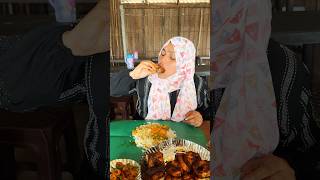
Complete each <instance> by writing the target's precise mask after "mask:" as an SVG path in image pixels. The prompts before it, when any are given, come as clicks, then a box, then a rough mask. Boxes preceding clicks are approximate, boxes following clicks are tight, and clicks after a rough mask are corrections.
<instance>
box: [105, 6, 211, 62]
mask: <svg viewBox="0 0 320 180" xmlns="http://www.w3.org/2000/svg"><path fill="white" fill-rule="evenodd" d="M126 7H127V6H126ZM112 29H115V28H114V27H112ZM125 29H126V38H127V39H126V40H127V50H128V52H129V53H132V52H133V51H135V50H137V51H138V52H139V57H140V58H146V59H148V58H154V57H156V56H158V53H159V51H160V49H161V47H162V45H163V44H164V43H165V42H166V41H167V40H168V39H170V38H171V37H173V36H184V37H186V38H188V39H190V40H192V41H193V42H194V44H195V46H196V48H197V55H198V56H209V51H210V8H209V7H202V8H190V7H186V8H174V7H170V8H165V7H161V8H148V7H147V6H145V8H128V7H127V8H125ZM120 32H121V29H120ZM118 38H119V37H118ZM113 41H116V40H115V38H113ZM118 41H119V40H118ZM113 44H114V43H113ZM119 45H120V44H119ZM111 48H112V51H113V52H114V53H113V57H114V59H123V52H122V45H120V46H113V45H111Z"/></svg>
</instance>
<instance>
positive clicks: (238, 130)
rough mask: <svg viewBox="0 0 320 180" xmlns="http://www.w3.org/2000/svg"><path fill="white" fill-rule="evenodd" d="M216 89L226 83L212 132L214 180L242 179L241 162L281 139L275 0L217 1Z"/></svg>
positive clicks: (214, 42)
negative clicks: (273, 46)
mask: <svg viewBox="0 0 320 180" xmlns="http://www.w3.org/2000/svg"><path fill="white" fill-rule="evenodd" d="M212 10H213V11H212V18H213V23H212V45H211V49H212V50H211V55H212V72H211V76H214V82H213V89H218V88H225V91H224V94H223V97H222V100H221V102H220V106H219V108H218V111H217V113H216V116H215V122H214V129H213V133H212V136H213V137H212V139H213V147H214V148H213V152H214V153H211V154H214V157H213V158H215V159H214V161H212V168H213V170H214V171H213V179H238V178H239V173H240V168H241V166H242V165H243V164H244V163H245V162H246V161H248V160H249V159H251V158H253V157H257V156H260V155H262V154H267V153H272V152H273V150H274V149H275V148H276V147H277V145H278V142H279V129H278V124H277V112H276V100H275V95H274V90H273V84H272V79H271V73H270V69H269V64H268V59H267V54H266V51H267V47H268V42H269V37H270V32H271V2H270V0H262V1H261V0H216V1H215V3H214V6H213V8H212Z"/></svg>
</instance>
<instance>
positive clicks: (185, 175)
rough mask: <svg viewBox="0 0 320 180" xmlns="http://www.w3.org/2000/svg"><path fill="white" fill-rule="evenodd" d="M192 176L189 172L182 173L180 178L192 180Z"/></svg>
mask: <svg viewBox="0 0 320 180" xmlns="http://www.w3.org/2000/svg"><path fill="white" fill-rule="evenodd" d="M193 179H194V178H193V176H192V175H191V174H184V175H183V176H182V180H193Z"/></svg>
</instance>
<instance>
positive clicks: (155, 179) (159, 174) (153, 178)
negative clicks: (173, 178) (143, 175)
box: [151, 171, 165, 180]
mask: <svg viewBox="0 0 320 180" xmlns="http://www.w3.org/2000/svg"><path fill="white" fill-rule="evenodd" d="M164 175H165V173H164V172H162V171H158V172H156V173H154V174H153V175H152V176H151V180H159V179H161V178H163V177H164Z"/></svg>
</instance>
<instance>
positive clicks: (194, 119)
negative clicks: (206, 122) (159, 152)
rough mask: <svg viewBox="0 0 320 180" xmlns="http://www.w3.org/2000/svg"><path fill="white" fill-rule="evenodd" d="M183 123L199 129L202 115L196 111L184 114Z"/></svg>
mask: <svg viewBox="0 0 320 180" xmlns="http://www.w3.org/2000/svg"><path fill="white" fill-rule="evenodd" d="M183 122H185V123H187V124H190V125H192V126H195V127H199V126H201V125H202V122H203V119H202V115H201V114H200V113H199V112H198V111H190V112H188V113H187V114H186V118H185V120H184V121H183Z"/></svg>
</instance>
